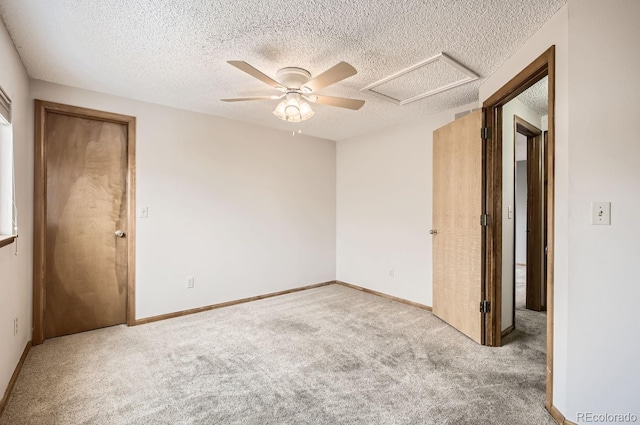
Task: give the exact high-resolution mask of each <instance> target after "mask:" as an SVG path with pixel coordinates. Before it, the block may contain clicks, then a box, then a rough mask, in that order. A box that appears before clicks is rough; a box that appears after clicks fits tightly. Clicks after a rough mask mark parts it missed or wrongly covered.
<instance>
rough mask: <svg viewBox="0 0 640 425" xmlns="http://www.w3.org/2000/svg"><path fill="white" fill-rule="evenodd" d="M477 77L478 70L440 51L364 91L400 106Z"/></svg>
mask: <svg viewBox="0 0 640 425" xmlns="http://www.w3.org/2000/svg"><path fill="white" fill-rule="evenodd" d="M477 79H478V75H476V74H475V73H474V72H472V71H471V70H469V69H468V68H466V67H465V66H463V65H461V64H460V63H458V62H456V61H454V60H453V59H451V58H450V57H449V56H447V55H445V54H444V53H440V54H437V55H435V56H433V57H431V58H429V59H427V60H424V61H422V62H420V63H417V64H415V65H413V66H411V67H409V68H407V69H404V70H402V71H400V72H397V73H395V74H393V75H390V76H389V77H386V78H383V79H382V80H379V81H376V82H375V83H373V84H369V85H368V86H366V87H365V88H363V89H361V91H363V92H367V93H370V94H372V95H374V96H376V97H379V98H381V99H384V100H386V101H388V102H391V103H395V104H396V105H406V104H407V103H411V102H415V101H416V100H420V99H423V98H425V97H428V96H433V95H434V94H437V93H440V92H443V91H445V90H449V89H452V88H454V87H458V86H460V85H462V84H466V83H470V82H471V81H474V80H477Z"/></svg>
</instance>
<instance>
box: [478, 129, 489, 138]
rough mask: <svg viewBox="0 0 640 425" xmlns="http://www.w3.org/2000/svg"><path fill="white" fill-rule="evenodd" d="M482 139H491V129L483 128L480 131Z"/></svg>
mask: <svg viewBox="0 0 640 425" xmlns="http://www.w3.org/2000/svg"><path fill="white" fill-rule="evenodd" d="M480 137H481V138H483V139H485V140H488V139H490V138H491V129H490V128H489V127H482V128H481V129H480Z"/></svg>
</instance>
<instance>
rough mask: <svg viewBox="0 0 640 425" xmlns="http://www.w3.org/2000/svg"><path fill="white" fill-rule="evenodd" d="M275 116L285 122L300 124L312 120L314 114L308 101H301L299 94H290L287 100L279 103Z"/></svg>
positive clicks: (274, 112)
mask: <svg viewBox="0 0 640 425" xmlns="http://www.w3.org/2000/svg"><path fill="white" fill-rule="evenodd" d="M273 115H275V116H276V117H278V118H280V119H281V120H283V121H288V122H300V121H304V120H306V119H309V118H311V117H312V116H313V115H314V112H313V110H312V109H311V106H309V104H308V103H307V102H306V101H304V100H301V99H300V95H299V94H297V93H290V94H288V95H287V99H285V100H283V101H282V102H280V103H278V106H276V109H275V110H274V111H273Z"/></svg>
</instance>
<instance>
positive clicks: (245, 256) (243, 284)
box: [31, 81, 336, 318]
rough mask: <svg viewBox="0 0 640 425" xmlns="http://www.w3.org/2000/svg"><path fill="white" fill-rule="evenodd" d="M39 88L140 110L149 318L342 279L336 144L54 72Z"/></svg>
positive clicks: (141, 250)
mask: <svg viewBox="0 0 640 425" xmlns="http://www.w3.org/2000/svg"><path fill="white" fill-rule="evenodd" d="M31 97H32V98H37V99H43V100H49V101H55V102H60V103H66V104H70V105H75V106H82V107H88V108H93V109H99V110H105V111H111V112H117V113H121V114H127V115H133V116H135V117H137V134H136V148H137V152H136V160H137V194H136V195H137V204H138V207H142V206H148V208H149V218H146V219H143V218H138V219H137V238H136V248H137V249H136V316H137V317H138V318H144V317H149V316H155V315H159V314H164V313H169V312H175V311H179V310H185V309H190V308H195V307H200V306H206V305H210V304H215V303H220V302H225V301H230V300H235V299H239V298H245V297H252V296H256V295H260V294H266V293H270V292H274V291H281V290H286V289H291V288H296V287H300V286H304V285H310V284H315V283H320V282H325V281H329V280H334V279H335V257H336V253H335V252H336V249H335V246H336V243H335V215H336V209H335V208H336V199H335V185H336V181H335V173H336V170H335V158H336V148H335V142H333V141H329V140H324V139H318V138H314V137H308V136H304V135H296V136H295V137H293V136H292V135H291V133H288V132H284V131H280V130H273V129H269V128H264V127H258V126H255V125H251V124H243V123H239V122H236V121H230V120H226V119H222V118H216V117H212V116H208V115H203V114H198V113H193V112H187V111H183V110H178V109H172V108H168V107H164V106H159V105H154V104H149V103H144V102H138V101H133V100H129V99H125V98H121V97H115V96H110V95H105V94H100V93H95V92H90V91H85V90H80V89H76V88H72V87H66V86H61V85H56V84H51V83H47V82H44V81H31ZM274 119H275V118H274ZM187 276H194V277H195V288H194V289H186V288H185V279H186V277H187Z"/></svg>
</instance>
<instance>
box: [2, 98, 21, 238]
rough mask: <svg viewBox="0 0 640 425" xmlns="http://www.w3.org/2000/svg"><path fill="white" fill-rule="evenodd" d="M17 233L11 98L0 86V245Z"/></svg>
mask: <svg viewBox="0 0 640 425" xmlns="http://www.w3.org/2000/svg"><path fill="white" fill-rule="evenodd" d="M17 233H18V225H17V214H16V205H15V185H14V170H13V132H12V128H11V100H10V99H9V96H7V94H6V93H5V92H4V91H3V90H2V89H1V88H0V246H3V245H6V244H7V243H10V242H12V241H13V240H14V239H15V237H14V236H15V235H17Z"/></svg>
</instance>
